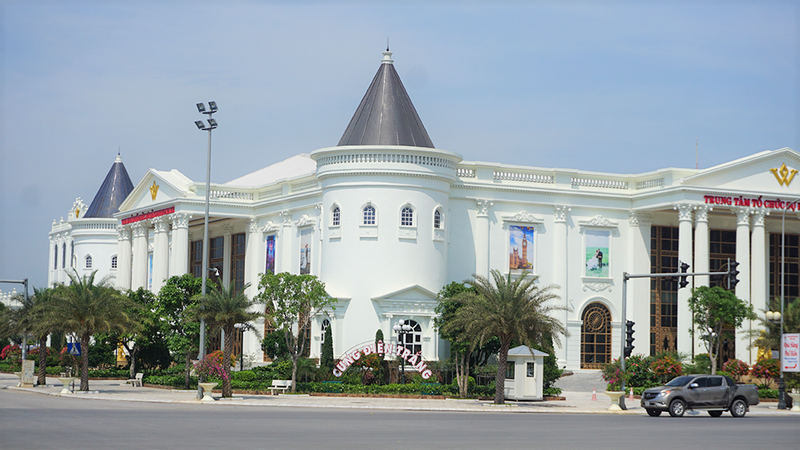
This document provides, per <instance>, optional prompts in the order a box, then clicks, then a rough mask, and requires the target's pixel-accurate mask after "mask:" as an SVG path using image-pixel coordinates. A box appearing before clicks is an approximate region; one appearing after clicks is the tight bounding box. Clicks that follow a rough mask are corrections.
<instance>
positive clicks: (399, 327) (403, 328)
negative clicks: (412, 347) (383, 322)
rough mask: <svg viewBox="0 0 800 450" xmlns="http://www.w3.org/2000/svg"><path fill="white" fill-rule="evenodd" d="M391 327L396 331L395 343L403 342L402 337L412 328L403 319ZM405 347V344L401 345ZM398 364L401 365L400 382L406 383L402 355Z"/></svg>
mask: <svg viewBox="0 0 800 450" xmlns="http://www.w3.org/2000/svg"><path fill="white" fill-rule="evenodd" d="M392 329H393V330H394V331H395V332H396V333H397V345H400V343H401V342H403V339H402V337H403V336H404V335H406V334H408V333H410V332H411V330H412V328H411V325H409V324H407V323H406V322H405V320H400V321H398V322H397V323H396V324H395V325H394V326H393V327H392ZM403 348H405V345H404V346H403ZM400 360H401V361H400V365H401V369H400V370H401V372H400V373H401V374H402V375H401V379H402V382H401V384H406V360H405V358H403V357H402V356H401V357H400Z"/></svg>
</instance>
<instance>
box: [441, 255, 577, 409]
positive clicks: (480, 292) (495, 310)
mask: <svg viewBox="0 0 800 450" xmlns="http://www.w3.org/2000/svg"><path fill="white" fill-rule="evenodd" d="M491 275H492V280H491V281H490V280H489V279H487V278H485V277H482V276H480V275H475V276H474V278H473V279H471V280H467V281H466V284H467V285H469V286H471V287H473V288H475V292H462V293H460V294H458V295H456V296H455V297H454V298H453V300H454V301H457V302H459V303H460V304H461V307H460V308H458V309H457V310H456V312H455V314H454V315H453V318H452V319H450V320H449V321H447V323H446V324H444V326H443V327H442V331H443V332H444V333H447V334H450V333H458V340H459V341H461V342H477V343H479V344H485V343H486V342H487V341H488V340H489V339H491V338H492V337H497V338H499V339H500V352H499V357H498V365H497V374H496V376H495V394H494V402H495V404H503V403H504V402H505V378H506V362H507V361H508V350H509V348H510V346H511V342H512V341H514V340H517V341H519V342H522V344H524V345H527V346H529V347H533V346H534V345H536V344H540V343H541V342H542V341H543V339H544V338H545V336H547V335H550V336H551V337H552V339H553V341H554V342H556V343H558V344H560V343H561V341H560V339H559V337H558V335H559V334H563V335H565V336H566V335H567V329H566V328H565V327H564V325H563V324H562V323H561V322H560V321H559V320H558V319H555V318H554V317H552V316H551V313H553V312H555V311H565V310H567V307H565V306H561V305H557V304H556V300H558V299H559V297H558V295H557V294H555V293H553V292H552V290H553V289H555V288H556V286H554V285H549V286H544V287H539V286H538V285H537V284H536V281H537V279H538V277H531V276H529V275H530V273H529V272H528V271H524V272H522V273H521V274H520V275H518V276H517V277H516V278H515V279H512V277H511V274H508V275H507V276H506V277H504V276H503V274H502V273H500V272H499V271H498V270H492V272H491Z"/></svg>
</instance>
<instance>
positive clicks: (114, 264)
mask: <svg viewBox="0 0 800 450" xmlns="http://www.w3.org/2000/svg"><path fill="white" fill-rule="evenodd" d="M111 268H112V269H116V268H117V257H116V255H115V256H112V257H111Z"/></svg>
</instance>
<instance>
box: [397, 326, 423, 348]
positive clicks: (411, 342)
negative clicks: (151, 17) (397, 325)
mask: <svg viewBox="0 0 800 450" xmlns="http://www.w3.org/2000/svg"><path fill="white" fill-rule="evenodd" d="M405 323H406V324H408V325H409V326H410V327H411V331H409V332H408V333H404V334H401V335H400V339H399V342H400V345H401V346H403V347H405V348H407V349H408V350H410V351H411V353H412V354H416V353H420V352H422V327H421V326H420V324H419V323H417V321H416V320H406V321H405Z"/></svg>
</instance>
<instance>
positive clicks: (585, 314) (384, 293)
mask: <svg viewBox="0 0 800 450" xmlns="http://www.w3.org/2000/svg"><path fill="white" fill-rule="evenodd" d="M391 55H392V54H391V53H390V52H388V51H387V52H384V57H383V61H381V65H380V68H379V70H378V73H377V75H376V76H375V79H374V80H373V82H372V84H371V85H370V87H369V89H368V90H367V93H366V95H365V96H364V98H363V100H362V101H361V104H360V105H359V106H358V109H357V111H356V113H355V115H354V116H353V118H352V120H351V122H350V124H349V125H348V127H347V129H346V130H345V133H344V135H343V137H342V139H341V141H340V142H339V144H338V145H337V146H334V147H327V148H322V149H319V150H315V151H313V152H311V154H299V155H297V156H294V157H292V158H289V159H287V160H285V161H282V162H279V163H276V164H274V165H272V166H269V167H266V168H263V169H261V170H258V171H255V172H253V173H250V174H247V175H244V176H242V177H240V178H237V179H235V180H232V181H230V182H227V183H223V184H212V186H211V213H210V216H211V218H210V225H209V235H210V263H209V265H210V266H211V267H217V268H219V269H220V270H219V271H220V274H221V277H222V281H223V283H226V284H227V283H236V285H237V286H243V285H244V283H248V282H250V283H252V284H253V286H251V287H250V289H249V291H248V292H247V293H248V294H249V295H250V296H253V295H255V293H256V292H257V283H258V279H259V274H261V273H264V272H265V271H268V270H274V271H276V272H284V271H286V272H291V273H310V274H313V275H317V276H319V277H320V278H321V279H322V280H323V281H324V282H325V283H326V286H327V288H328V292H329V293H330V294H331V295H332V296H334V297H335V298H336V299H337V307H336V310H335V312H334V313H332V315H331V317H330V319H325V318H324V317H320V318H319V319H318V320H317V321H316V322H314V323H313V324H312V347H311V356H318V355H319V353H320V349H321V337H322V334H323V333H322V329H323V327H325V326H327V325H328V323H329V324H330V326H332V327H333V337H334V353H335V355H336V356H337V357H338V356H340V355H342V354H343V353H344V352H346V351H348V350H350V349H352V348H354V347H356V346H358V345H359V344H361V343H364V342H367V341H371V340H372V339H374V336H375V332H376V330H377V329H381V330H383V334H384V336H386V337H387V338H388V337H389V336H392V335H393V332H392V326H393V325H394V324H395V323H397V321H398V320H400V319H404V320H412V321H413V325H414V326H415V332H414V333H413V334H412V335H411V336H410V337H409V339H410V341H411V344H412V345H413V346H414V347H413V348H412V349H411V350H412V351H414V352H416V351H420V350H421V351H422V355H424V357H425V358H426V359H438V358H442V357H446V356H447V353H448V352H447V347H446V344H445V343H444V342H443V341H442V340H440V339H439V337H438V335H437V332H436V330H435V329H434V326H433V318H434V316H435V312H434V307H435V305H436V293H437V292H438V291H439V290H440V289H441V288H442V287H443V286H444V285H446V284H447V283H449V282H451V281H462V280H464V279H467V278H469V277H470V276H471V275H472V274H479V275H483V276H487V275H488V274H489V271H490V270H492V269H497V270H499V271H501V272H502V273H509V272H510V273H511V274H512V275H514V274H518V273H519V272H521V271H522V269H524V268H528V269H530V270H531V271H532V272H533V273H534V274H535V275H537V276H538V277H539V282H540V283H541V284H542V285H547V284H556V285H558V286H560V288H559V289H558V290H557V293H558V294H559V295H560V297H561V299H562V301H563V304H564V305H566V306H568V307H569V308H571V311H570V312H565V313H562V315H561V317H559V319H561V320H562V321H563V322H564V323H565V324H566V326H567V328H568V329H569V332H570V336H569V337H568V338H566V339H564V340H563V341H564V344H565V345H564V346H563V347H562V348H557V349H556V354H557V356H558V360H559V365H566V366H567V367H568V368H570V369H579V368H597V367H599V365H600V364H602V363H603V362H606V361H609V360H610V359H611V358H614V357H618V356H619V352H620V347H621V346H620V340H619V339H620V338H621V337H624V333H623V331H624V324H623V323H621V299H622V289H621V288H622V274H623V272H628V273H632V274H643V273H663V272H676V271H677V270H678V266H679V261H684V262H687V263H689V264H690V265H691V269H690V271H691V272H708V271H720V270H726V269H727V262H728V258H730V259H731V260H736V261H739V262H740V263H741V265H740V266H739V270H740V272H741V274H740V276H739V279H740V280H741V281H740V282H739V284H738V286H736V294H737V295H738V296H739V297H740V298H742V299H745V300H746V301H748V302H751V303H752V305H753V306H754V307H755V308H756V309H763V308H764V307H765V305H766V301H767V299H768V298H770V297H771V296H775V295H776V294H777V293H778V292H779V290H780V285H779V277H776V276H775V272H776V270H777V271H778V272H779V270H780V268H779V265H778V264H777V263H776V261H778V262H779V259H777V260H776V258H779V255H780V247H779V246H780V237H781V234H780V233H781V219H782V214H781V213H782V212H783V210H784V208H786V207H787V206H788V205H787V203H786V202H791V201H794V200H798V199H800V196H798V195H797V193H796V189H795V186H796V185H797V183H800V181H794V183H795V185H792V182H793V177H794V175H795V174H796V173H797V169H798V167H800V154H798V153H797V152H795V151H793V150H791V149H788V148H783V149H779V150H774V151H764V152H760V153H757V154H754V155H752V156H749V157H747V158H743V159H740V160H736V161H732V162H729V163H725V164H721V165H719V166H716V167H712V168H709V169H703V170H695V169H673V168H667V169H662V170H658V171H654V172H647V173H641V174H612V173H598V172H588V171H582V170H574V169H554V168H539V167H526V166H517V165H511V164H501V163H484V162H475V161H463V160H462V158H461V157H460V156H459V155H458V154H457V153H454V152H451V151H447V150H441V149H437V148H435V147H434V145H433V143H432V141H431V139H430V137H429V136H428V133H427V131H426V130H425V128H424V126H423V124H422V121H421V120H420V118H419V116H418V115H417V113H416V111H415V109H414V107H413V105H412V103H411V100H410V98H409V96H408V94H407V93H406V91H405V89H404V87H403V85H402V83H401V81H400V79H399V77H398V75H397V72H396V71H395V69H394V66H393V61H392V60H391ZM204 202H205V181H204V180H198V181H195V180H190V179H189V178H187V177H186V176H184V175H183V174H181V173H180V172H178V171H177V170H171V171H161V170H155V169H151V170H150V171H149V172H148V173H147V174H146V175H145V176H144V178H143V179H142V180H141V181H140V182H139V183H138V184H137V185H136V187H135V188H134V189H133V191H132V192H131V193H130V195H129V196H128V197H127V199H126V200H125V201H124V202H123V203H122V204H121V205H119V212H118V213H117V214H114V218H115V219H114V223H115V224H116V226H117V228H116V230H114V235H115V239H117V238H118V246H117V248H116V249H115V250H114V251H113V252H111V253H113V254H115V255H117V256H118V266H117V269H116V274H117V275H116V282H117V284H118V285H119V287H121V288H134V289H135V288H138V287H150V288H151V289H153V290H154V291H157V290H158V289H159V288H160V287H161V286H162V285H163V282H164V280H165V279H167V278H168V277H170V276H172V275H180V274H184V273H194V274H195V275H197V276H200V275H201V273H202V270H204V268H203V267H201V254H202V252H201V250H202V236H203V229H202V227H203V215H204ZM771 212H772V214H771V215H770V213H771ZM68 223H69V221H68ZM786 230H787V247H786V248H787V259H786V260H787V265H786V271H787V273H788V274H790V276H789V277H787V286H786V289H787V290H786V292H787V298H790V299H791V298H795V297H797V296H798V283H800V282H799V281H798V268H799V267H800V253H799V252H798V251H799V250H800V243H799V242H798V237H799V236H800V221H798V215H797V213H796V212H795V208H794V206H793V205H791V208H790V209H789V212H788V213H787V214H786ZM72 233H73V236H74V235H75V231H74V230H73V231H72ZM51 235H52V233H51ZM73 239H75V238H73ZM75 242H76V255H77V256H76V257H77V258H78V264H79V265H80V263H81V261H82V259H81V258H85V255H84V254H83V253H79V252H77V248H78V247H77V242H78V241H77V239H75ZM52 248H57V247H52ZM111 253H109V254H103V255H102V256H99V255H98V256H99V257H100V258H101V259H102V258H105V259H108V258H109V257H110V255H111ZM50 259H51V264H53V261H54V255H52V254H51V258H50ZM93 261H94V259H93ZM690 281H693V283H694V285H695V286H699V285H703V284H706V285H707V284H709V283H712V284H713V283H717V284H718V283H721V281H720V280H709V277H698V278H696V279H694V280H690ZM628 284H629V287H628V302H627V318H628V319H629V320H633V321H635V323H636V325H635V326H634V329H635V330H636V334H635V337H636V342H635V343H634V344H635V345H636V350H635V351H634V353H645V354H650V353H651V352H658V351H661V350H664V349H677V350H679V351H681V352H686V353H690V354H691V353H693V352H699V351H700V349H701V347H700V345H699V342H695V341H694V340H693V339H692V337H691V336H690V334H689V333H688V330H689V328H690V327H691V318H690V315H689V309H688V306H687V301H686V300H687V298H688V297H689V296H690V289H689V288H687V289H680V290H679V289H678V280H677V279H659V280H655V281H653V282H652V283H651V281H650V280H649V279H634V280H632V281H630V282H629V283H628ZM326 320H328V322H325V321H326ZM751 326H752V327H755V326H756V325H755V324H750V323H747V324H745V326H744V328H745V329H748V328H750V327H751ZM743 331H744V330H738V331H737V334H736V339H735V340H730V342H726V344H725V346H724V351H725V352H726V354H725V356H726V357H733V356H735V357H738V358H739V359H742V360H745V361H748V362H753V361H754V360H755V354H756V350H755V349H753V350H749V349H748V344H749V342H748V338H747V337H746V336H745V334H744V333H743ZM245 344H246V345H247V348H246V349H245V351H246V352H247V353H259V352H260V350H259V348H258V341H257V339H255V338H254V337H247V338H246V339H245Z"/></svg>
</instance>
